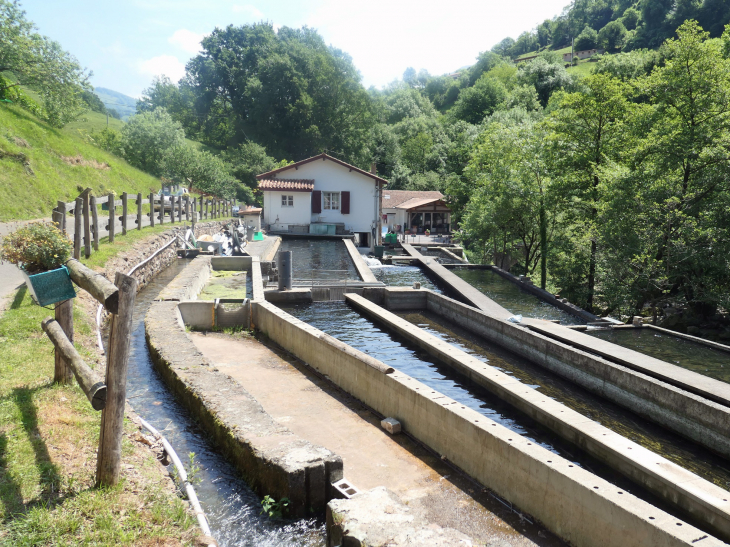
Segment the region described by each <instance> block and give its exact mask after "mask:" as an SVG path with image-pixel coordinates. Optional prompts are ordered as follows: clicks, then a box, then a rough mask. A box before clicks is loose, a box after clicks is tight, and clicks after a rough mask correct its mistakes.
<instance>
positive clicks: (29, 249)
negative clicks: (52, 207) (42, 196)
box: [0, 222, 73, 274]
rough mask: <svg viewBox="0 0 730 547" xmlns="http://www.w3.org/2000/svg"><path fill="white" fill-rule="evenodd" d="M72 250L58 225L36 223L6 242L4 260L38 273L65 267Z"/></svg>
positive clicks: (2, 251)
mask: <svg viewBox="0 0 730 547" xmlns="http://www.w3.org/2000/svg"><path fill="white" fill-rule="evenodd" d="M72 250H73V244H72V243H71V241H70V240H69V239H68V237H66V234H64V233H63V232H62V231H61V230H59V229H58V228H57V227H56V226H55V225H54V224H51V223H43V222H33V223H31V224H27V225H26V226H23V227H22V228H20V229H18V230H16V231H15V232H13V233H12V234H10V235H8V236H6V237H5V238H4V239H3V244H2V248H0V259H2V260H3V261H7V262H10V263H11V264H15V265H17V266H19V267H22V268H23V269H24V270H25V271H26V272H27V273H28V274H36V273H39V272H44V271H48V270H53V269H55V268H59V267H61V266H62V265H63V264H65V263H66V261H67V260H68V259H69V258H70V257H71V251H72Z"/></svg>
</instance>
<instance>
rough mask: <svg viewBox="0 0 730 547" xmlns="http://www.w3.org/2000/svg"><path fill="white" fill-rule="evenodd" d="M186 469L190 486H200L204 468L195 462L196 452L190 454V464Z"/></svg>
mask: <svg viewBox="0 0 730 547" xmlns="http://www.w3.org/2000/svg"><path fill="white" fill-rule="evenodd" d="M185 467H186V468H187V469H186V470H185V471H186V472H187V474H188V482H189V483H190V484H200V481H201V478H200V472H201V471H202V468H201V467H200V466H199V465H198V462H197V461H196V460H195V452H188V464H187V465H186V466H185Z"/></svg>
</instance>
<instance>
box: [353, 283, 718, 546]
mask: <svg viewBox="0 0 730 547" xmlns="http://www.w3.org/2000/svg"><path fill="white" fill-rule="evenodd" d="M413 292H421V291H413ZM386 295H387V292H386ZM346 299H347V302H348V303H349V304H350V305H352V306H353V307H354V308H355V309H357V310H358V311H360V312H361V313H363V314H365V315H366V316H368V317H370V318H372V319H374V320H375V321H377V322H379V323H381V324H384V325H385V326H386V328H388V329H389V330H391V331H393V332H396V333H397V334H399V335H400V336H402V337H404V338H406V339H407V340H409V341H410V342H411V343H413V344H414V345H416V346H418V347H419V348H421V349H423V350H425V351H426V352H427V353H428V354H429V355H431V356H432V357H435V358H436V359H437V360H438V361H440V362H442V363H444V364H446V365H448V366H450V367H451V368H453V369H454V370H456V371H457V372H459V373H460V374H462V375H463V376H465V377H467V378H469V379H470V380H471V381H473V382H474V383H476V384H478V385H481V386H482V387H484V388H486V389H487V390H489V391H490V392H492V393H494V394H495V395H497V396H498V397H499V398H500V399H502V400H504V401H506V402H507V403H509V404H511V405H512V406H514V407H515V408H517V409H519V410H521V411H522V412H524V413H525V414H527V415H528V416H530V417H531V418H533V419H534V420H536V421H537V422H539V423H541V424H543V425H544V426H546V427H547V428H548V429H550V430H552V431H554V432H555V433H557V434H558V435H559V436H561V437H562V438H564V439H566V440H567V441H568V442H571V443H573V444H574V445H576V446H579V447H581V448H582V449H583V450H585V451H586V452H588V453H589V454H591V455H592V456H594V457H595V458H597V459H598V460H600V461H603V462H604V463H605V464H607V465H608V466H610V467H611V468H613V469H615V470H616V471H618V472H620V473H622V474H623V475H625V476H626V477H628V478H629V479H631V480H633V481H634V482H636V483H637V484H640V485H641V486H643V487H644V488H646V489H647V490H648V491H650V492H652V493H653V494H655V495H657V496H658V497H660V498H662V499H663V500H664V501H665V502H666V503H668V504H670V505H673V506H675V507H676V508H678V509H680V510H682V511H684V512H685V513H686V514H688V516H689V517H690V518H693V519H696V520H697V521H698V522H702V523H703V524H704V525H705V526H706V527H707V528H708V529H709V530H712V531H713V533H715V534H717V535H718V536H719V537H721V538H724V539H728V538H730V502H728V501H727V499H728V497H730V492H728V491H727V490H724V489H722V488H720V487H719V486H715V485H714V484H712V483H710V482H709V481H706V480H704V479H702V478H700V477H698V476H697V475H695V474H694V473H692V472H690V471H688V470H686V469H684V468H682V467H680V466H678V465H676V464H675V463H672V462H670V461H669V460H667V459H666V458H663V457H662V456H659V455H658V454H656V453H654V452H651V451H650V450H647V449H646V448H644V447H642V446H641V445H639V444H637V443H635V442H633V441H630V440H628V439H626V438H625V437H623V436H621V435H619V434H617V433H614V432H613V431H611V430H610V429H608V428H606V427H603V426H602V425H600V424H598V423H597V422H594V421H593V420H591V419H589V418H586V417H585V416H583V415H581V414H580V413H578V412H575V411H574V410H571V409H570V408H568V407H566V406H565V405H563V404H561V403H559V402H557V401H554V400H552V399H550V398H549V397H546V396H545V395H544V394H542V393H540V392H538V391H537V390H535V389H533V388H531V387H529V386H527V385H525V384H524V383H522V382H520V381H519V380H517V379H516V378H514V377H513V376H510V375H508V374H505V373H503V372H501V371H500V370H499V369H496V368H494V367H491V366H489V365H488V364H487V363H484V362H482V361H480V360H479V359H477V358H476V357H473V356H471V355H469V354H467V353H466V352H464V351H462V350H460V349H458V348H455V347H454V346H452V345H451V344H448V343H447V342H444V341H443V340H441V339H440V338H438V337H436V336H434V335H432V334H429V333H427V332H424V331H423V329H421V328H419V327H417V326H416V325H414V324H412V323H410V322H409V321H406V320H405V319H402V318H400V317H398V316H397V315H394V314H393V313H391V312H389V311H387V310H385V309H383V308H381V307H380V306H378V305H376V304H374V303H372V302H370V301H368V300H367V299H365V298H363V297H362V296H358V295H351V294H348V295H347V297H346ZM386 302H387V296H386Z"/></svg>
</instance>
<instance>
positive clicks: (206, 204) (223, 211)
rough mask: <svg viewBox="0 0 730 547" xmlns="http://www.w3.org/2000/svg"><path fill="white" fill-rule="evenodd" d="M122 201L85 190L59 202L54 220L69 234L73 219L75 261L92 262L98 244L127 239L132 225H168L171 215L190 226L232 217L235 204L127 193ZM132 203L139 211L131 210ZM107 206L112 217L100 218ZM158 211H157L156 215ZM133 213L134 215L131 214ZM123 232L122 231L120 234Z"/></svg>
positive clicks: (141, 226) (208, 199) (173, 218)
mask: <svg viewBox="0 0 730 547" xmlns="http://www.w3.org/2000/svg"><path fill="white" fill-rule="evenodd" d="M121 198H122V199H116V198H115V197H114V194H109V195H106V196H92V195H91V189H90V188H87V189H86V190H84V191H83V192H82V193H81V195H79V197H78V198H76V199H75V200H74V201H69V202H64V201H59V202H58V203H57V205H56V207H55V208H54V209H53V212H52V215H51V217H52V220H53V222H56V223H57V224H58V226H59V228H60V229H61V230H63V231H64V232H69V231H70V230H69V225H68V219H67V216H68V215H70V214H73V215H74V218H73V242H74V258H75V259H77V260H78V259H80V258H81V252H82V249H83V254H84V256H85V257H86V258H89V257H90V256H91V254H92V252H94V251H98V250H99V240H100V239H101V237H103V236H104V235H106V236H107V237H108V238H109V241H110V242H113V241H114V239H115V237H116V236H118V235H125V234H126V233H127V231H128V230H130V229H133V227H132V226H133V223H134V225H136V227H137V230H141V229H142V228H143V227H145V226H153V227H154V225H155V221H157V222H159V223H160V224H164V222H165V213H168V214H169V219H170V222H171V223H173V224H174V223H175V222H182V221H183V217H184V219H185V222H190V221H191V219H192V218H193V215H195V218H196V219H197V220H198V221H201V220H208V219H217V218H221V217H222V216H225V215H230V214H231V211H232V205H233V204H232V202H230V201H228V200H221V199H212V198H203V197H201V198H191V197H190V196H170V197H169V198H168V201H167V202H165V201H164V200H162V199H161V198H160V197H159V196H157V195H156V194H154V193H150V194H149V196H145V197H144V198H143V197H142V194H140V193H138V194H132V195H129V194H127V193H126V192H124V193H123V194H122V196H121ZM130 201H131V202H134V204H135V205H136V207H133V206H130ZM100 205H102V206H103V205H106V206H107V208H108V209H109V217H108V218H107V217H103V216H102V217H101V219H100V218H99V216H100V215H99V211H98V207H99V206H100ZM143 205H149V208H150V211H149V212H148V213H143V212H142V208H143V207H142V206H143ZM155 207H157V208H158V211H157V212H155ZM118 208H121V215H117V211H118ZM130 213H131V214H130ZM120 229H121V231H120Z"/></svg>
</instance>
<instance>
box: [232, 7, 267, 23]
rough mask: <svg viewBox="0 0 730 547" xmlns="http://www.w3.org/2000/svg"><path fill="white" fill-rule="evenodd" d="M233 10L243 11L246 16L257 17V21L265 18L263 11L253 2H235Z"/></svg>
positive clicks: (235, 11) (234, 11) (236, 11)
mask: <svg viewBox="0 0 730 547" xmlns="http://www.w3.org/2000/svg"><path fill="white" fill-rule="evenodd" d="M232 10H233V13H243V14H244V15H245V16H247V17H249V18H251V19H256V20H257V21H258V20H261V19H264V14H263V12H262V11H261V10H259V9H258V8H257V7H256V6H253V5H251V4H244V5H240V4H234V5H233V8H232Z"/></svg>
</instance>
